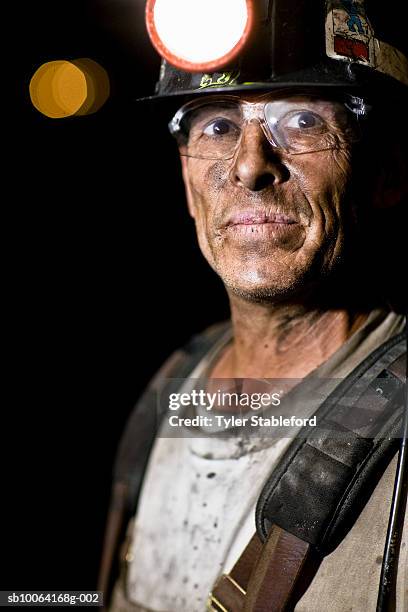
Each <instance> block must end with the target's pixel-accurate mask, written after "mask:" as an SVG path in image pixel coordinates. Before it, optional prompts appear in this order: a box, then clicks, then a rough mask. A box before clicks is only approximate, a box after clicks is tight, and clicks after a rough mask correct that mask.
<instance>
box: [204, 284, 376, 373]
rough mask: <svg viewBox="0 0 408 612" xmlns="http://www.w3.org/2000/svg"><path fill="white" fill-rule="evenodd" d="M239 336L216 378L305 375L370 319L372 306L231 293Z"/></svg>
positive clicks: (220, 365) (228, 350) (223, 357)
mask: <svg viewBox="0 0 408 612" xmlns="http://www.w3.org/2000/svg"><path fill="white" fill-rule="evenodd" d="M230 302H231V318H232V324H233V332H234V340H233V343H232V344H231V345H230V346H229V348H228V349H227V350H226V351H225V353H224V354H223V356H222V357H221V358H220V360H219V362H218V364H217V365H216V366H215V368H214V371H213V372H212V378H303V377H304V376H306V375H307V374H309V373H310V372H311V371H312V370H314V369H316V368H317V367H319V365H321V364H322V363H324V362H325V361H326V360H327V359H328V358H329V357H330V356H331V355H332V354H333V353H334V352H335V351H336V350H337V349H338V348H340V346H342V344H344V342H346V340H347V339H348V338H349V337H350V336H351V335H352V334H353V333H354V332H355V331H356V330H357V329H358V328H359V327H361V325H362V324H363V323H364V321H365V320H366V318H367V313H366V312H356V311H353V310H352V309H347V308H338V309H332V308H330V309H329V308H318V307H316V306H309V307H308V306H306V305H303V304H302V305H299V304H296V303H292V304H288V303H286V304H278V305H277V304H274V305H271V304H259V303H252V302H248V301H246V300H244V299H242V298H239V297H237V296H230Z"/></svg>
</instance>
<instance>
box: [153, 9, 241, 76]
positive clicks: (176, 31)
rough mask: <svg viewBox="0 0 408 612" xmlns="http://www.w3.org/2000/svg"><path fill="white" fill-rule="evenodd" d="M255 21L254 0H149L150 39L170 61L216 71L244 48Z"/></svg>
mask: <svg viewBox="0 0 408 612" xmlns="http://www.w3.org/2000/svg"><path fill="white" fill-rule="evenodd" d="M252 23H253V0H221V1H220V0H148V1H147V4H146V25H147V31H148V33H149V36H150V39H151V41H152V43H153V45H154V47H155V48H156V50H157V51H158V52H159V53H160V55H161V56H162V57H163V58H164V59H165V60H166V61H168V62H169V63H170V64H172V65H173V66H175V67H176V68H179V69H180V70H185V71H188V72H215V71H216V70H217V69H218V68H221V67H223V66H225V65H226V64H229V63H230V62H231V61H232V60H234V59H235V57H236V56H237V55H238V54H239V53H240V51H241V50H242V49H243V47H244V45H245V43H246V41H247V39H248V36H249V34H250V31H251V28H252Z"/></svg>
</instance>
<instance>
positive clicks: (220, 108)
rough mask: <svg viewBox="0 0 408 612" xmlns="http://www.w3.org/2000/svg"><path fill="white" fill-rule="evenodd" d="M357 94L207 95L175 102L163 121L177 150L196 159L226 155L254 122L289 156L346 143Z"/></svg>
mask: <svg viewBox="0 0 408 612" xmlns="http://www.w3.org/2000/svg"><path fill="white" fill-rule="evenodd" d="M364 112H365V107H364V103H363V102H362V100H361V99H360V98H355V97H353V96H349V97H347V98H345V100H344V101H338V100H331V99H322V98H319V97H316V96H312V95H303V94H302V95H292V96H290V97H282V98H276V95H274V96H273V97H271V94H266V95H264V96H260V97H259V98H258V99H257V101H253V102H249V101H246V100H242V99H241V98H239V97H238V96H208V97H206V98H205V99H200V100H194V101H193V102H189V103H188V104H185V105H184V106H183V107H181V108H180V109H179V110H178V112H177V113H176V114H175V116H174V117H173V119H172V120H171V121H170V123H169V129H170V132H171V134H173V136H174V137H175V138H176V140H177V142H178V145H179V149H180V153H181V155H186V156H188V157H196V158H199V159H231V158H232V157H234V155H235V152H236V150H237V147H238V146H239V144H240V141H241V137H242V134H243V131H244V129H245V126H246V125H248V124H249V123H253V122H257V123H258V124H259V125H260V127H261V128H262V131H263V133H264V135H265V137H266V139H267V140H268V142H269V143H270V145H271V146H272V147H277V148H279V149H281V150H283V151H284V152H286V153H288V154H290V155H299V154H303V153H312V152H316V151H325V150H330V149H341V148H344V147H349V146H350V143H352V142H356V141H358V140H359V139H360V137H361V130H360V127H359V121H358V118H359V117H361V116H362V115H364Z"/></svg>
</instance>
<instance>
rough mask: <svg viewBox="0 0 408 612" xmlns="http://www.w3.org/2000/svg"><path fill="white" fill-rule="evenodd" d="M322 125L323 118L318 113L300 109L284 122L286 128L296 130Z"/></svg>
mask: <svg viewBox="0 0 408 612" xmlns="http://www.w3.org/2000/svg"><path fill="white" fill-rule="evenodd" d="M322 125H323V120H322V119H321V117H319V115H315V114H314V113H312V112H309V111H302V112H299V113H295V114H293V115H292V116H291V117H290V118H289V120H288V121H287V123H286V126H287V127H288V128H292V129H296V130H307V129H309V130H310V129H313V128H320V127H322Z"/></svg>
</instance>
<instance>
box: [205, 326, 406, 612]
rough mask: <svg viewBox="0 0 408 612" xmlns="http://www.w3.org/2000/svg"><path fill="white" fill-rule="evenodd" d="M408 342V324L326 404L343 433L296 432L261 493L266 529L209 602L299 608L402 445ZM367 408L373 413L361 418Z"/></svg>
mask: <svg viewBox="0 0 408 612" xmlns="http://www.w3.org/2000/svg"><path fill="white" fill-rule="evenodd" d="M405 346H406V343H405V340H404V335H403V334H402V335H400V336H397V337H395V338H393V339H391V340H390V341H389V342H386V343H385V344H383V345H382V346H381V347H380V348H379V349H378V350H377V351H375V352H374V353H372V354H371V355H370V356H369V357H368V359H366V360H365V361H364V362H363V363H362V364H361V365H360V366H359V367H358V368H357V369H356V370H355V371H354V372H352V374H350V376H349V377H347V378H346V379H345V380H344V381H343V382H342V383H341V385H340V386H339V388H338V389H337V390H335V392H334V393H332V395H331V396H330V397H329V398H328V399H327V400H326V402H325V403H324V404H323V405H322V406H321V407H320V409H319V411H318V414H319V417H320V418H322V419H323V418H325V419H326V420H327V421H328V422H329V421H330V423H331V426H333V424H337V425H338V426H340V427H341V428H342V429H341V431H342V432H344V436H342V438H340V439H336V438H333V437H331V438H330V437H329V436H322V437H321V438H317V439H316V438H315V437H309V438H307V437H306V438H303V439H301V440H294V441H293V443H292V445H291V446H290V447H289V449H288V451H287V452H286V454H285V455H284V457H283V459H282V460H281V462H280V463H279V465H278V467H277V468H276V469H275V470H274V472H273V474H272V475H271V477H270V478H269V479H268V481H267V482H266V485H265V486H264V489H263V491H262V493H261V495H260V497H259V500H258V505H257V511H256V524H257V532H256V533H255V534H254V536H253V537H252V539H251V541H250V542H249V544H248V546H247V547H246V549H245V550H244V552H243V553H242V555H241V556H240V558H239V559H238V561H237V563H236V564H235V566H234V567H233V569H232V570H231V572H230V574H228V575H226V574H223V575H222V576H220V578H219V579H218V580H217V582H216V583H215V585H214V588H213V590H212V593H211V594H210V597H209V600H208V603H207V607H208V609H209V610H213V611H214V612H221V611H223V612H283V611H285V612H288V611H290V610H293V609H294V606H295V605H296V603H297V601H299V599H300V598H301V596H302V595H303V594H304V592H305V591H306V589H307V588H308V586H309V585H310V582H311V580H312V579H313V577H314V576H315V574H316V572H317V570H318V568H319V565H320V563H321V560H322V559H323V557H324V556H325V555H326V554H328V553H330V552H331V551H333V550H334V549H335V548H336V547H337V545H338V544H339V543H340V542H341V540H342V539H343V537H344V536H345V535H346V533H347V532H348V531H349V529H350V528H351V526H352V525H353V524H354V522H355V520H356V519H357V517H358V515H359V513H360V512H361V510H362V509H363V507H364V505H365V504H366V502H367V501H368V499H369V497H370V496H371V493H372V492H373V490H374V488H375V486H376V485H377V484H378V482H379V480H380V478H381V476H382V474H383V472H384V471H385V469H386V467H387V465H388V464H389V462H390V460H391V458H392V457H393V455H394V454H395V452H396V450H397V445H398V440H397V437H398V436H401V424H402V414H403V410H404V400H403V392H404V383H405V376H406V352H405ZM345 396H347V398H348V401H347V402H346V404H345V403H344V401H342V400H344V397H345ZM361 408H363V410H361ZM362 414H363V416H364V418H363V420H361V418H358V419H356V418H355V417H356V415H357V416H359V417H361V416H362ZM361 434H365V436H366V437H363V436H362V435H361ZM370 436H372V438H370ZM300 500H301V502H300Z"/></svg>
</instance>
